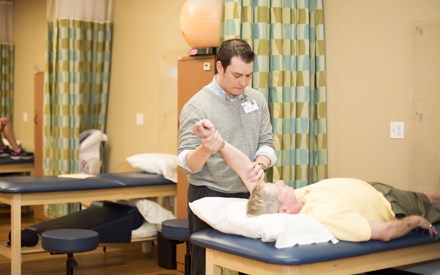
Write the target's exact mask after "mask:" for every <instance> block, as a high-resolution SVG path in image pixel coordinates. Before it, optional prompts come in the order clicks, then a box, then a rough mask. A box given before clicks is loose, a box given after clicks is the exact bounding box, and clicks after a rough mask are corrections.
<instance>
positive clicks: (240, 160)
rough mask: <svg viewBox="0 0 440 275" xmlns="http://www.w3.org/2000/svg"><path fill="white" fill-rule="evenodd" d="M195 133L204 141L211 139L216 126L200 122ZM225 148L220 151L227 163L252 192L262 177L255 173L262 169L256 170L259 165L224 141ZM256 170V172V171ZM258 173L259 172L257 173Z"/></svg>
mask: <svg viewBox="0 0 440 275" xmlns="http://www.w3.org/2000/svg"><path fill="white" fill-rule="evenodd" d="M193 131H194V133H195V134H196V135H197V136H199V137H200V138H202V143H203V139H206V138H209V137H210V136H211V135H213V134H216V133H217V131H216V130H215V127H214V125H213V124H212V123H211V122H210V121H209V120H206V119H204V120H200V121H199V122H197V123H196V124H195V125H194V127H193ZM223 142H224V146H223V145H222V146H223V148H222V149H221V150H220V151H219V153H220V154H221V155H222V157H223V159H224V160H225V161H226V163H227V164H228V165H229V166H230V167H231V168H232V170H234V171H235V173H237V175H238V176H239V177H240V178H241V180H242V181H243V182H244V184H245V185H246V188H247V189H248V190H249V192H251V191H252V190H253V189H254V187H255V185H256V184H258V183H259V182H260V179H261V178H262V177H261V175H258V174H257V175H256V174H255V171H262V170H261V169H255V168H256V167H257V166H258V164H257V163H255V162H251V161H250V159H249V158H248V157H247V156H246V155H245V154H243V152H241V151H240V150H238V149H237V148H236V147H234V146H233V145H231V144H229V143H228V142H227V141H225V140H223ZM254 170H255V171H254ZM257 173H258V172H257ZM263 173H264V172H263Z"/></svg>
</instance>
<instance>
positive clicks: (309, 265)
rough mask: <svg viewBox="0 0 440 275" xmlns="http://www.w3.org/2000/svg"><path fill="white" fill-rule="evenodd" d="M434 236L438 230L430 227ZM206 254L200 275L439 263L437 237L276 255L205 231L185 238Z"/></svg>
mask: <svg viewBox="0 0 440 275" xmlns="http://www.w3.org/2000/svg"><path fill="white" fill-rule="evenodd" d="M435 227H436V229H437V231H438V232H440V224H436V225H435ZM191 242H192V243H193V244H196V245H198V246H201V247H204V248H206V274H207V275H213V274H215V275H220V274H221V267H225V268H228V269H231V270H235V271H239V272H243V273H246V274H264V275H266V274H267V275H270V274H273V275H275V274H338V275H340V274H355V273H363V272H368V271H372V270H379V269H384V268H390V267H397V266H403V265H409V264H414V263H421V262H425V261H429V260H434V259H440V237H439V236H436V237H430V236H429V235H428V234H427V233H426V232H423V231H418V232H411V233H410V234H408V235H407V236H404V237H402V238H399V239H395V240H392V241H389V242H382V241H368V242H344V241H340V242H338V243H336V244H332V243H330V242H328V243H318V244H308V245H299V246H298V245H297V246H294V247H289V248H283V249H277V248H275V246H274V243H266V242H262V241H261V240H259V239H252V238H247V237H242V236H238V235H232V234H225V233H222V232H219V231H216V230H215V229H207V230H203V231H199V232H196V233H194V234H192V235H191Z"/></svg>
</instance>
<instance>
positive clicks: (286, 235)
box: [189, 197, 338, 248]
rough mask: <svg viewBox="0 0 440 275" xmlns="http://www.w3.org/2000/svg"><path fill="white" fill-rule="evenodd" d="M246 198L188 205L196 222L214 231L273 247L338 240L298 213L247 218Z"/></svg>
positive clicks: (221, 199) (324, 228)
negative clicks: (269, 243) (255, 240)
mask: <svg viewBox="0 0 440 275" xmlns="http://www.w3.org/2000/svg"><path fill="white" fill-rule="evenodd" d="M247 201H248V200H247V199H238V198H219V197H206V198H202V199H199V200H196V201H194V202H192V203H189V207H190V208H191V210H192V211H193V212H194V214H195V215H197V216H198V217H199V218H200V219H202V220H203V221H205V222H206V223H207V224H209V225H210V226H212V227H213V228H214V229H216V230H218V231H221V232H224V233H228V234H236V235H241V236H245V237H249V238H254V239H258V238H261V240H262V241H264V242H272V241H276V242H275V247H276V248H285V247H291V246H294V245H301V244H312V243H321V242H328V241H331V242H333V243H337V242H338V240H337V239H336V238H335V237H334V236H333V235H332V234H331V233H330V231H329V230H328V229H327V228H326V227H325V226H324V225H322V224H321V223H319V222H318V221H316V220H315V219H312V218H310V217H308V216H305V215H302V214H296V215H292V214H281V213H277V214H265V215H260V216H257V217H248V216H247V214H246V205H247Z"/></svg>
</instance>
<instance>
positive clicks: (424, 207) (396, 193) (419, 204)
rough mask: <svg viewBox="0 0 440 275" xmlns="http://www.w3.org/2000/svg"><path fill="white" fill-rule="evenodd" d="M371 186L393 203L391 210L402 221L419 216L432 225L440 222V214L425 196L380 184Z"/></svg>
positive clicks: (376, 183) (372, 183) (375, 183)
mask: <svg viewBox="0 0 440 275" xmlns="http://www.w3.org/2000/svg"><path fill="white" fill-rule="evenodd" d="M369 184H371V186H373V187H374V188H375V189H376V190H377V191H379V192H380V193H382V194H383V195H384V196H385V198H386V199H387V200H388V201H389V202H390V203H391V208H392V209H393V211H394V214H395V216H396V218H398V219H401V218H404V217H407V216H411V215H418V216H422V217H424V218H425V219H427V220H428V221H429V222H430V223H436V222H439V221H440V212H439V211H437V210H435V209H434V208H433V207H432V206H431V204H430V203H429V199H428V197H427V196H426V195H425V194H423V193H419V192H413V191H404V190H400V189H397V188H395V187H393V186H390V185H387V184H383V183H379V182H369Z"/></svg>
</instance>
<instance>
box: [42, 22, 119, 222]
mask: <svg viewBox="0 0 440 275" xmlns="http://www.w3.org/2000/svg"><path fill="white" fill-rule="evenodd" d="M111 40H112V23H110V22H103V23H100V22H96V21H93V22H92V21H82V20H76V19H56V20H54V21H49V22H48V30H47V41H48V44H47V68H46V74H45V84H44V107H43V108H44V116H43V117H44V119H43V120H44V121H43V129H44V134H43V135H44V139H43V140H44V152H43V155H44V158H43V159H44V162H43V169H44V174H45V175H59V174H64V173H78V172H79V145H80V144H79V142H80V139H79V135H80V133H81V132H83V131H84V130H87V129H97V130H100V131H102V132H104V130H105V126H106V113H107V104H108V94H109V81H110V60H111V58H110V57H111ZM78 209H79V205H78V204H54V205H47V206H46V207H45V214H46V216H47V217H48V218H55V217H59V216H62V215H65V214H68V213H72V212H75V211H77V210H78Z"/></svg>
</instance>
